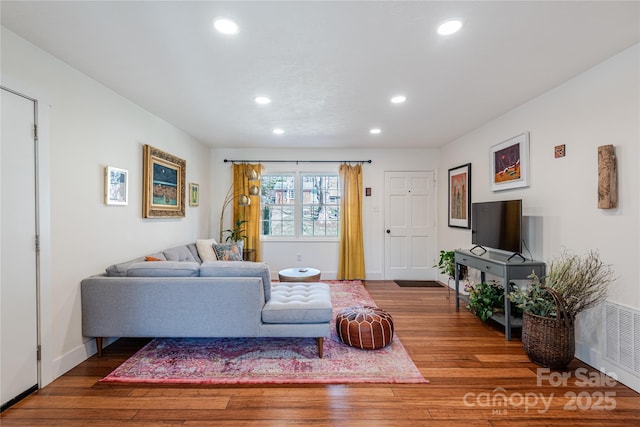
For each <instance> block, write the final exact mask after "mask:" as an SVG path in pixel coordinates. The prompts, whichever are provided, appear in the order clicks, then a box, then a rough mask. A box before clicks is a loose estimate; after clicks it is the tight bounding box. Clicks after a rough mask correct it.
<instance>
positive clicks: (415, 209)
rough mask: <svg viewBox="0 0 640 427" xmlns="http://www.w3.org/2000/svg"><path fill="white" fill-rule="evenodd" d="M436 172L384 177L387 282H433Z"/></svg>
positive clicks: (387, 175) (435, 273)
mask: <svg viewBox="0 0 640 427" xmlns="http://www.w3.org/2000/svg"><path fill="white" fill-rule="evenodd" d="M434 183H435V181H434V173H433V172H426V171H425V172H386V173H385V231H386V237H385V279H387V280H394V279H404V280H433V279H435V278H436V277H437V271H436V270H435V269H434V268H433V267H432V266H433V264H434V261H435V255H434V253H435V252H434V251H435V235H434V233H435V198H434V195H433V189H434Z"/></svg>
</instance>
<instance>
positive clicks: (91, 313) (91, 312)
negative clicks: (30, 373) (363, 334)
mask: <svg viewBox="0 0 640 427" xmlns="http://www.w3.org/2000/svg"><path fill="white" fill-rule="evenodd" d="M151 257H153V259H160V261H146V260H145V257H141V258H138V259H134V260H131V261H128V262H125V263H121V264H117V265H112V266H110V267H108V268H107V269H106V272H105V273H104V274H102V275H98V276H92V277H88V278H86V279H84V280H83V281H82V283H81V296H82V333H83V335H84V336H87V337H93V338H95V339H96V345H97V348H98V355H99V356H100V355H101V354H102V340H103V337H301V338H316V342H317V346H318V355H319V357H322V352H323V342H324V337H326V336H329V334H330V327H329V323H330V321H331V318H332V316H333V313H332V307H331V295H330V289H329V287H328V285H326V284H324V283H273V284H272V283H271V274H270V271H269V268H268V266H267V265H266V264H264V263H257V262H246V261H204V262H203V261H202V259H201V258H200V256H199V254H198V250H197V248H196V246H195V244H190V245H185V246H179V247H176V248H171V249H167V250H165V251H163V252H160V253H157V254H152V255H151ZM150 259H151V258H150Z"/></svg>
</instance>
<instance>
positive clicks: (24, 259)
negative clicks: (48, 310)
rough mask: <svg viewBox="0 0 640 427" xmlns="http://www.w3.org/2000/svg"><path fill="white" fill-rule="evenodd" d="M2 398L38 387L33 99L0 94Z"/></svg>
mask: <svg viewBox="0 0 640 427" xmlns="http://www.w3.org/2000/svg"><path fill="white" fill-rule="evenodd" d="M0 93H1V94H2V99H1V105H2V111H1V112H2V114H1V115H2V133H1V136H0V138H1V142H2V145H1V146H0V161H1V166H2V169H1V170H0V195H1V196H2V197H1V199H2V200H1V202H2V205H1V211H0V223H1V228H2V233H1V234H2V237H1V244H0V257H1V264H0V271H1V274H0V305H1V308H0V309H1V310H2V314H1V322H2V324H1V334H2V335H1V336H0V370H1V371H0V377H1V378H2V381H1V383H0V395H1V398H2V405H4V404H5V403H7V402H8V401H11V400H12V399H14V398H15V397H16V396H18V395H20V394H21V393H23V392H25V391H26V390H29V389H30V388H32V387H34V386H37V384H38V361H37V346H38V335H37V334H38V332H37V328H38V326H37V311H36V310H37V309H36V307H37V284H36V248H35V238H36V199H35V194H36V187H35V185H36V183H35V141H34V122H35V117H34V101H32V100H29V99H26V98H23V97H21V96H18V95H16V94H13V93H10V92H7V91H5V90H4V89H2V90H0Z"/></svg>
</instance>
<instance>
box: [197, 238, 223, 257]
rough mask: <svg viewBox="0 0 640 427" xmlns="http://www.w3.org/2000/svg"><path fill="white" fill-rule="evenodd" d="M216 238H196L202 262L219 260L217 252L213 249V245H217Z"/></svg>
mask: <svg viewBox="0 0 640 427" xmlns="http://www.w3.org/2000/svg"><path fill="white" fill-rule="evenodd" d="M217 244H218V242H216V241H215V239H199V240H196V248H198V254H199V255H200V259H201V260H202V262H205V261H217V260H218V257H216V253H215V252H214V251H213V245H217Z"/></svg>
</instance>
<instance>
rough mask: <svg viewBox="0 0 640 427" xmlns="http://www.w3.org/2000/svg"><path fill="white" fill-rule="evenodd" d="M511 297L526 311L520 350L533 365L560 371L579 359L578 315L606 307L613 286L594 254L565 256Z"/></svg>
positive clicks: (608, 270)
mask: <svg viewBox="0 0 640 427" xmlns="http://www.w3.org/2000/svg"><path fill="white" fill-rule="evenodd" d="M530 278H531V283H530V284H529V285H528V286H527V287H526V288H523V289H517V290H515V291H514V292H511V293H510V294H509V299H510V300H511V301H513V302H514V303H515V304H516V305H517V306H518V307H520V308H521V309H522V310H523V312H524V313H523V316H522V345H523V347H524V349H525V352H526V353H527V355H528V356H529V359H531V361H533V362H535V363H538V364H540V365H543V366H546V367H549V368H554V369H562V368H564V367H566V366H567V364H569V362H571V360H573V357H574V355H575V318H576V315H577V314H578V313H580V312H582V311H584V310H586V309H588V308H591V307H594V306H595V305H597V304H599V303H601V302H602V301H604V299H605V298H606V296H607V292H608V290H609V285H610V284H611V283H612V282H613V281H614V280H615V278H614V277H613V270H612V269H611V266H609V265H606V264H604V263H603V262H602V260H601V259H600V255H599V254H598V252H596V251H589V252H587V253H586V254H585V255H584V256H582V257H581V256H578V255H575V254H571V253H569V252H567V251H564V252H562V254H561V255H560V256H559V257H558V258H556V259H554V260H552V261H551V262H550V263H549V269H548V272H547V275H546V276H545V277H544V278H540V277H538V276H536V275H535V274H532V275H531V276H530Z"/></svg>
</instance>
